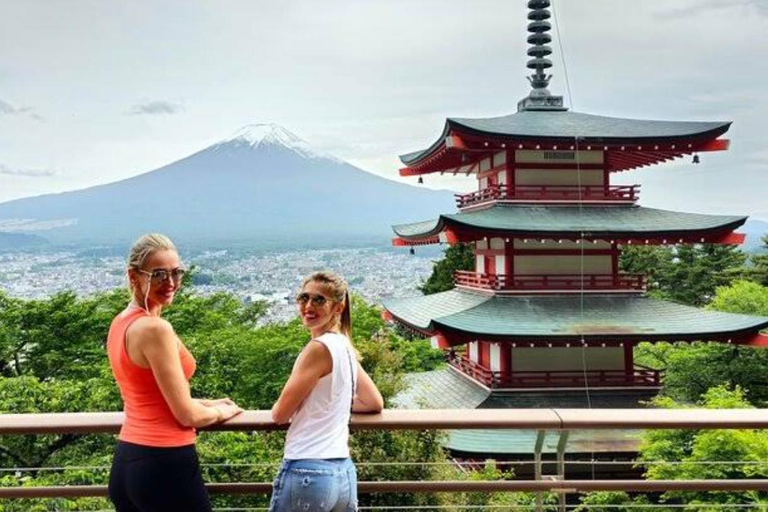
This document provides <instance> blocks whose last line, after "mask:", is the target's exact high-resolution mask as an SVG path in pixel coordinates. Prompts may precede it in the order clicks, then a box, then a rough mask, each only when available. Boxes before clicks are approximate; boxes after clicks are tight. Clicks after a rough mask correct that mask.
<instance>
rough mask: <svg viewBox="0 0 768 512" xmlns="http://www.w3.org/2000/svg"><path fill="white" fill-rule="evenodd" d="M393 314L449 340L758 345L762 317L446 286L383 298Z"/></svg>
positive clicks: (621, 299) (613, 298)
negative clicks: (479, 291)
mask: <svg viewBox="0 0 768 512" xmlns="http://www.w3.org/2000/svg"><path fill="white" fill-rule="evenodd" d="M384 307H385V308H386V309H387V311H389V313H390V314H391V315H392V316H393V318H394V319H395V320H397V321H399V322H400V323H403V324H405V325H406V326H408V327H411V328H413V329H415V330H417V331H419V332H421V333H422V334H425V335H442V336H444V337H445V338H446V340H447V343H448V344H449V345H460V344H463V343H466V342H468V341H473V340H476V339H482V340H487V341H520V342H535V341H540V342H546V343H560V344H564V343H566V342H574V341H575V342H578V341H581V340H584V341H611V342H616V341H670V342H673V341H726V340H732V341H733V342H734V343H744V344H764V343H765V342H767V341H768V337H765V336H760V335H759V331H760V330H761V329H765V328H766V327H768V317H757V316H749V315H740V314H733V313H721V312H718V311H709V310H703V309H698V308H694V307H690V306H684V305H681V304H676V303H673V302H667V301H662V300H658V299H653V298H649V297H642V296H640V297H638V296H627V295H619V294H604V295H603V294H601V295H585V296H580V295H568V296H563V295H516V296H488V295H481V294H477V293H472V292H467V291H462V290H451V291H447V292H443V293H437V294H434V295H426V296H418V297H412V298H407V299H397V300H394V299H393V300H390V301H386V302H385V303H384Z"/></svg>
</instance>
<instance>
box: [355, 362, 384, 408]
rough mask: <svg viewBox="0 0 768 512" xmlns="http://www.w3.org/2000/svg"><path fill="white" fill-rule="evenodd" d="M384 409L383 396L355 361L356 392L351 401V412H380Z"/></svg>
mask: <svg viewBox="0 0 768 512" xmlns="http://www.w3.org/2000/svg"><path fill="white" fill-rule="evenodd" d="M382 409H384V398H382V396H381V393H380V392H379V389H378V388H377V387H376V384H374V382H373V379H371V377H370V376H369V375H368V373H367V372H366V371H365V370H364V369H363V367H362V365H361V364H360V363H359V362H358V363H357V394H356V395H355V400H354V401H353V402H352V412H381V411H382Z"/></svg>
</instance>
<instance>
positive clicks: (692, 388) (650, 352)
mask: <svg viewBox="0 0 768 512" xmlns="http://www.w3.org/2000/svg"><path fill="white" fill-rule="evenodd" d="M707 308H708V309H711V310H716V311H724V312H728V313H740V314H748V315H758V316H766V317H768V287H765V286H760V285H759V284H757V283H753V282H749V281H736V282H735V283H733V284H732V285H730V286H721V287H718V288H717V289H716V292H715V296H714V298H713V299H712V300H711V302H710V304H709V305H708V306H707ZM636 357H637V361H638V362H639V363H641V364H645V365H648V366H651V367H653V368H657V369H662V370H664V371H665V377H664V393H665V394H666V395H667V396H670V397H672V398H674V399H675V400H678V401H682V402H688V403H692V402H694V401H696V400H698V398H699V397H700V396H702V395H703V394H704V393H706V392H707V390H708V389H710V388H713V387H716V386H721V385H725V384H730V385H736V386H739V387H740V388H741V389H743V390H746V391H748V392H749V395H748V396H749V400H750V401H751V402H752V403H753V404H754V405H757V406H761V407H762V406H765V405H766V404H768V376H766V373H765V368H766V367H768V350H766V349H765V348H764V347H749V346H743V345H736V344H726V343H675V344H670V343H656V344H649V343H642V344H640V346H639V347H638V349H637V352H636ZM702 368H706V371H702Z"/></svg>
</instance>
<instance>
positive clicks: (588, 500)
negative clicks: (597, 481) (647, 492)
mask: <svg viewBox="0 0 768 512" xmlns="http://www.w3.org/2000/svg"><path fill="white" fill-rule="evenodd" d="M648 504H649V501H648V498H646V497H645V496H642V495H641V496H635V497H632V496H630V495H629V494H627V493H626V492H593V493H589V494H587V495H585V496H584V497H583V498H582V499H581V503H580V504H579V506H578V507H576V508H575V509H574V510H575V511H576V512H588V511H589V510H593V509H599V510H600V511H601V512H642V511H645V510H648V508H646V507H643V505H648ZM611 505H616V506H615V507H612V506H611ZM633 505H634V506H633Z"/></svg>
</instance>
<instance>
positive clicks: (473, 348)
mask: <svg viewBox="0 0 768 512" xmlns="http://www.w3.org/2000/svg"><path fill="white" fill-rule="evenodd" d="M477 344H478V342H477V341H470V342H469V360H470V361H472V362H473V363H477V362H478V361H479V358H478V356H477V355H478V354H477Z"/></svg>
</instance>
